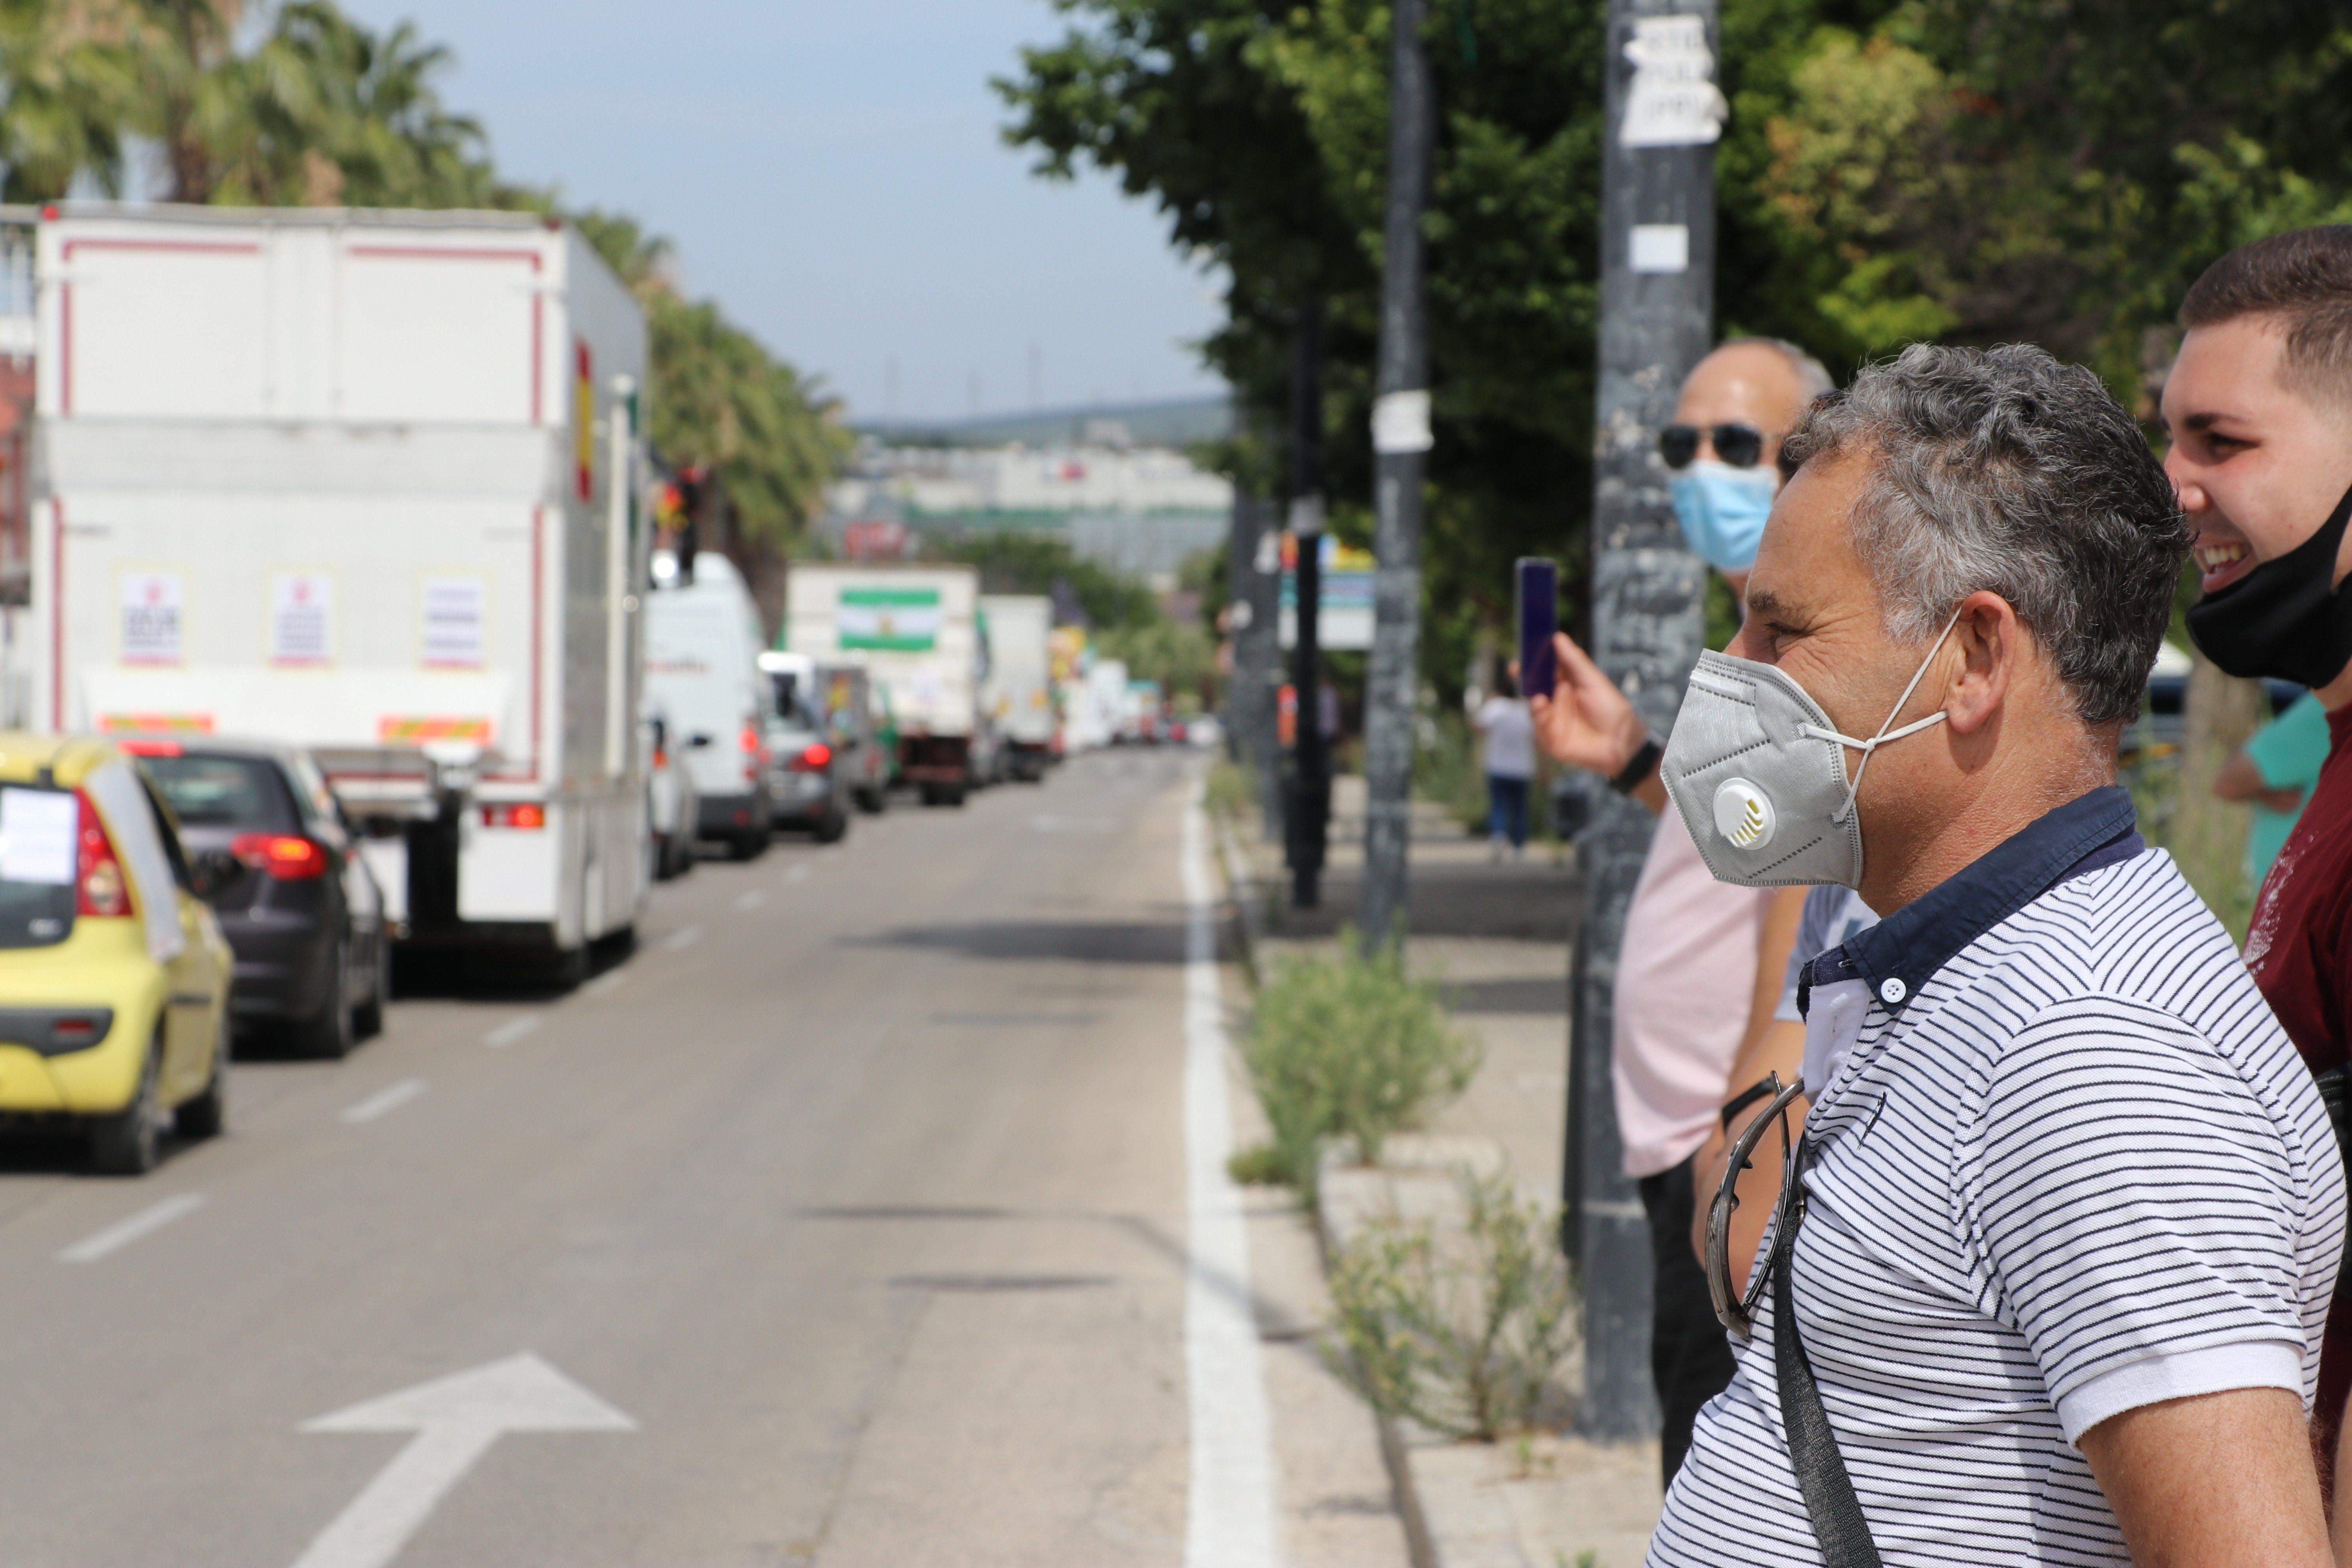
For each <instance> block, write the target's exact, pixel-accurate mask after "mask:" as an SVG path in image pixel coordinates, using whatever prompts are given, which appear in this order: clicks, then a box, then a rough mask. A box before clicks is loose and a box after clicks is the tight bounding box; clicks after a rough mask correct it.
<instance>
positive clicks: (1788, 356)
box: [1715, 338, 1837, 403]
mask: <svg viewBox="0 0 2352 1568" xmlns="http://www.w3.org/2000/svg"><path fill="white" fill-rule="evenodd" d="M1750 344H1753V345H1754V346H1756V347H1757V348H1763V349H1770V350H1771V351H1772V352H1773V353H1777V354H1779V355H1780V357H1781V358H1782V359H1784V360H1787V361H1788V362H1789V368H1790V370H1792V371H1794V372H1796V373H1797V384H1798V385H1800V386H1801V387H1803V388H1804V392H1805V401H1806V402H1807V403H1811V401H1812V400H1813V399H1814V398H1816V397H1819V396H1820V395H1822V393H1824V392H1827V391H1829V390H1830V389H1831V388H1832V387H1833V386H1835V385H1837V383H1836V382H1835V381H1833V380H1832V379H1831V378H1830V373H1829V371H1828V369H1827V368H1826V367H1825V366H1824V365H1822V362H1821V361H1819V360H1817V359H1815V358H1814V357H1813V356H1812V355H1811V354H1809V353H1806V352H1805V351H1804V350H1802V349H1801V348H1799V347H1798V346H1797V345H1796V344H1794V343H1792V342H1790V341H1789V340H1788V339H1786V338H1726V339H1724V340H1723V342H1719V343H1717V344H1716V345H1715V346H1716V347H1717V348H1719V349H1737V348H1745V347H1748V345H1750Z"/></svg>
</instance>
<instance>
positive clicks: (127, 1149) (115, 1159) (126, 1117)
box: [89, 1022, 163, 1176]
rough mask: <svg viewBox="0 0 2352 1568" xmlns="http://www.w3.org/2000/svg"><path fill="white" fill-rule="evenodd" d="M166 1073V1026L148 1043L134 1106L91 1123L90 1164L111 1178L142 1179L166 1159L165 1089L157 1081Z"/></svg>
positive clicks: (161, 1027) (127, 1106) (132, 1104)
mask: <svg viewBox="0 0 2352 1568" xmlns="http://www.w3.org/2000/svg"><path fill="white" fill-rule="evenodd" d="M162 1072H163V1024H162V1023H161V1022H158V1023H157V1024H156V1026H155V1037H154V1038H153V1039H152V1040H150V1041H148V1042H147V1061H146V1065H145V1066H143V1067H142V1068H140V1071H139V1087H138V1088H137V1089H133V1090H131V1103H130V1104H128V1105H126V1106H124V1107H123V1108H122V1109H121V1110H118V1111H116V1112H115V1113H114V1114H113V1115H111V1116H101V1117H100V1118H99V1119H98V1120H97V1121H93V1122H91V1123H90V1128H89V1163H90V1168H91V1169H92V1170H95V1171H97V1172H98V1173H100V1174H101V1175H108V1176H143V1175H145V1174H146V1173H148V1172H150V1171H152V1170H153V1169H154V1168H155V1163H156V1162H157V1161H158V1160H160V1159H162V1158H163V1105H162V1103H161V1096H162V1094H163V1089H162V1087H161V1086H160V1085H159V1084H158V1083H157V1082H156V1081H155V1080H156V1079H157V1078H158V1077H159V1076H160V1075H161V1074H162Z"/></svg>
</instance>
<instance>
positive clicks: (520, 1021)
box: [482, 1013, 547, 1046]
mask: <svg viewBox="0 0 2352 1568" xmlns="http://www.w3.org/2000/svg"><path fill="white" fill-rule="evenodd" d="M546 1021H547V1020H546V1019H545V1018H544V1017H542V1016H541V1015H539V1014H537V1013H525V1014H524V1015H523V1016H521V1017H520V1018H509V1019H508V1020H507V1021H506V1022H505V1023H503V1024H500V1025H499V1026H498V1027H497V1028H495V1029H492V1030H491V1031H490V1032H489V1033H488V1034H487V1035H484V1036H483V1037H482V1044H484V1045H486V1046H511V1045H513V1044H514V1043H515V1042H516V1041H517V1040H520V1039H521V1038H522V1037H524V1036H525V1035H528V1034H530V1032H531V1031H532V1030H533V1029H536V1028H538V1027H539V1026H540V1025H541V1024H543V1023H545V1022H546Z"/></svg>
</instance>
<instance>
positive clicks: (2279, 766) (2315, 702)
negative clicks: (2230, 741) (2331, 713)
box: [2246, 691, 2327, 789]
mask: <svg viewBox="0 0 2352 1568" xmlns="http://www.w3.org/2000/svg"><path fill="white" fill-rule="evenodd" d="M2246 757H2247V760H2248V761H2250V762H2252V763H2253V764H2254V771H2255V772H2256V773H2260V774H2262V775H2263V784H2265V785H2266V786H2268V787H2269V788H2271V789H2309V788H2311V787H2312V786H2313V785H2314V784H2317V783H2318V782H2319V766H2320V764H2321V763H2325V762H2326V760H2327V710H2326V709H2325V708H2322V707H2321V706H2320V705H2319V699H2318V698H2316V697H2315V696H2313V695H2312V694H2311V693H2310V692H2308V691H2306V692H2305V693H2304V694H2303V695H2302V696H2301V697H2299V698H2297V699H2296V700H2295V701H2294V706H2293V707H2291V708H2289V709H2288V710H2286V711H2285V712H2284V713H2282V714H2280V715H2279V716H2278V717H2277V718H2275V719H2273V720H2272V721H2270V722H2269V723H2267V724H2265V725H2263V727H2262V728H2261V729H2259V730H2257V731H2254V735H2253V739H2252V740H2250V741H2248V742H2246Z"/></svg>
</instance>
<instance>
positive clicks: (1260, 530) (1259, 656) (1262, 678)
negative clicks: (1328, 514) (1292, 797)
mask: <svg viewBox="0 0 2352 1568" xmlns="http://www.w3.org/2000/svg"><path fill="white" fill-rule="evenodd" d="M1249 418H1250V415H1249V410H1248V406H1247V403H1246V400H1245V399H1244V398H1242V397H1241V396H1239V395H1236V396H1235V397H1234V429H1235V430H1236V431H1245V430H1246V429H1247V428H1248V425H1247V421H1248V420H1249ZM1279 545H1280V541H1279V540H1278V539H1276V529H1275V527H1274V508H1273V503H1272V501H1270V500H1268V499H1267V498H1266V497H1265V496H1264V495H1262V494H1259V493H1258V492H1257V491H1256V490H1255V489H1251V488H1250V487H1248V486H1246V485H1241V484H1237V485H1235V486H1234V516H1233V531H1232V532H1231V534H1230V535H1229V536H1228V538H1227V541H1226V559H1225V591H1226V600H1227V603H1228V605H1230V606H1231V608H1230V610H1229V612H1228V619H1227V622H1226V624H1227V626H1229V627H1230V628H1231V631H1232V636H1233V646H1234V668H1233V675H1232V679H1231V680H1230V681H1229V682H1228V684H1227V689H1226V692H1225V714H1226V718H1225V723H1226V725H1227V728H1228V730H1229V731H1230V732H1229V733H1228V734H1227V735H1226V737H1225V742H1226V747H1227V750H1228V752H1230V754H1231V755H1232V756H1233V759H1234V761H1235V762H1237V763H1241V764H1243V765H1244V767H1246V768H1247V769H1248V770H1249V771H1250V773H1251V775H1252V776H1253V777H1254V778H1255V779H1256V780H1258V781H1259V784H1260V788H1261V789H1262V790H1263V791H1264V792H1265V795H1264V797H1263V798H1262V799H1261V801H1260V803H1259V805H1260V807H1261V809H1262V812H1263V814H1264V816H1265V823H1266V826H1267V830H1268V831H1269V832H1271V831H1273V825H1274V824H1275V823H1276V822H1277V821H1278V820H1279V819H1280V815H1281V795H1280V794H1279V793H1278V792H1279V785H1280V772H1281V766H1282V753H1281V750H1280V748H1279V747H1278V746H1276V743H1275V688H1276V685H1277V684H1278V683H1279V681H1280V679H1281V676H1280V671H1279V669H1278V668H1277V666H1278V664H1279V662H1280V658H1281V654H1280V649H1279V647H1278V646H1277V640H1276V639H1277V635H1278V632H1279V629H1280V628H1279V626H1277V624H1276V617H1277V614H1278V594H1279V587H1280V576H1281V558H1280V554H1279Z"/></svg>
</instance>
